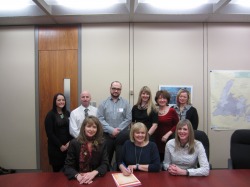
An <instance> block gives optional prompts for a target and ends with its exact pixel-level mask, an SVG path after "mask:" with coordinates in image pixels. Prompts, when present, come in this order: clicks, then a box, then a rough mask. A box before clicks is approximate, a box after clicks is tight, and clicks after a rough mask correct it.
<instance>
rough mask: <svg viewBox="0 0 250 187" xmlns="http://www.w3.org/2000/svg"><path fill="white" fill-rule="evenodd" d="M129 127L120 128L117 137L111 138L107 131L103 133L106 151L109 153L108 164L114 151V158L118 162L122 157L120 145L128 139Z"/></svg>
mask: <svg viewBox="0 0 250 187" xmlns="http://www.w3.org/2000/svg"><path fill="white" fill-rule="evenodd" d="M129 132H130V131H129V129H128V128H125V129H124V130H122V131H121V132H120V133H119V134H118V135H117V137H115V138H113V137H111V136H110V134H108V133H104V137H105V141H106V145H107V152H108V155H109V164H111V161H112V158H113V154H114V151H115V160H116V163H118V162H119V161H120V160H121V158H122V146H123V144H124V142H125V141H126V140H128V139H129Z"/></svg>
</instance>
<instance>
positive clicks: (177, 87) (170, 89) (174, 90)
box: [159, 85, 193, 106]
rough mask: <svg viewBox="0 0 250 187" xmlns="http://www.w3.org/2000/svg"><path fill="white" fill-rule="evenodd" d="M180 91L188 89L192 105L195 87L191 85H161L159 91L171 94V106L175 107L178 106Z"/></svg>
mask: <svg viewBox="0 0 250 187" xmlns="http://www.w3.org/2000/svg"><path fill="white" fill-rule="evenodd" d="M180 89H186V90H188V91H189V92H190V96H191V98H190V100H191V103H192V95H193V86H190V85H159V90H166V91H168V93H170V95H171V98H170V102H169V106H173V105H175V104H176V96H177V93H178V91H179V90H180Z"/></svg>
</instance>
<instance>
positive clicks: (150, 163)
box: [118, 122, 160, 175]
mask: <svg viewBox="0 0 250 187" xmlns="http://www.w3.org/2000/svg"><path fill="white" fill-rule="evenodd" d="M118 165H119V168H120V170H121V171H122V173H123V174H124V175H130V174H131V173H133V171H134V170H136V171H148V172H158V171H160V156H159V151H158V149H157V146H156V144H155V143H154V142H151V141H149V135H148V130H147V127H146V126H145V125H144V124H143V123H141V122H138V123H135V124H134V125H133V126H132V127H131V130H130V140H127V141H126V142H125V143H124V145H123V152H122V161H121V162H120V163H118Z"/></svg>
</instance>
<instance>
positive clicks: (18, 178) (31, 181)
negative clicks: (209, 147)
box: [0, 170, 250, 187]
mask: <svg viewBox="0 0 250 187" xmlns="http://www.w3.org/2000/svg"><path fill="white" fill-rule="evenodd" d="M134 174H135V176H136V177H137V178H138V179H139V180H140V181H141V183H142V185H141V186H142V187H249V186H250V170H211V171H210V175H209V176H208V177H187V176H172V175H170V174H169V173H168V172H167V171H162V172H159V173H147V172H135V173H134ZM19 186H20V187H80V186H81V187H82V186H86V185H80V184H79V183H78V182H77V181H76V180H68V179H67V178H66V176H65V175H64V174H63V173H49V172H39V173H15V174H8V175H0V187H19ZM88 186H89V187H97V186H98V187H116V185H115V183H114V180H113V178H112V176H111V172H109V173H107V174H106V175H105V176H104V177H98V178H96V179H95V180H94V182H93V183H92V184H90V185H88Z"/></svg>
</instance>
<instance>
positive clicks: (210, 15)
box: [0, 0, 250, 25]
mask: <svg viewBox="0 0 250 187" xmlns="http://www.w3.org/2000/svg"><path fill="white" fill-rule="evenodd" d="M9 1H13V0H0V4H1V6H0V25H40V24H79V23H109V22H131V23H133V22H134V23H135V22H250V6H245V5H244V6H241V5H239V4H236V3H237V1H239V0H206V1H207V2H206V3H205V4H203V5H200V6H198V7H196V8H192V9H182V7H181V5H183V3H181V2H179V5H178V7H177V9H170V8H167V9H163V6H162V7H160V8H157V7H155V6H153V5H150V4H149V3H148V2H147V1H148V0H118V3H116V4H114V5H112V6H109V7H106V8H102V9H98V8H96V6H95V7H94V8H89V9H87V8H85V9H79V7H81V8H82V7H84V5H81V6H78V9H73V8H70V7H69V6H62V5H60V4H58V3H57V1H56V0H26V1H31V3H30V4H29V5H28V7H26V8H23V9H16V10H11V9H7V8H6V9H4V8H3V5H4V3H5V2H9ZM19 1H20V0H19ZM66 1H69V2H74V1H77V0H66ZM81 1H84V0H81ZM85 1H87V0H85ZM89 1H94V0H89ZM153 1H154V2H156V1H157V0H153ZM161 1H163V0H161ZM175 1H176V2H177V1H181V0H175ZM185 1H188V0H185ZM196 1H202V0H196ZM243 1H248V2H250V0H243ZM100 2H102V3H103V2H105V4H106V5H107V4H108V3H107V2H108V0H99V3H100ZM14 4H16V3H12V5H14ZM22 5H23V4H22ZM1 7H2V8H1ZM12 7H13V6H12ZM178 8H179V9H178Z"/></svg>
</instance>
